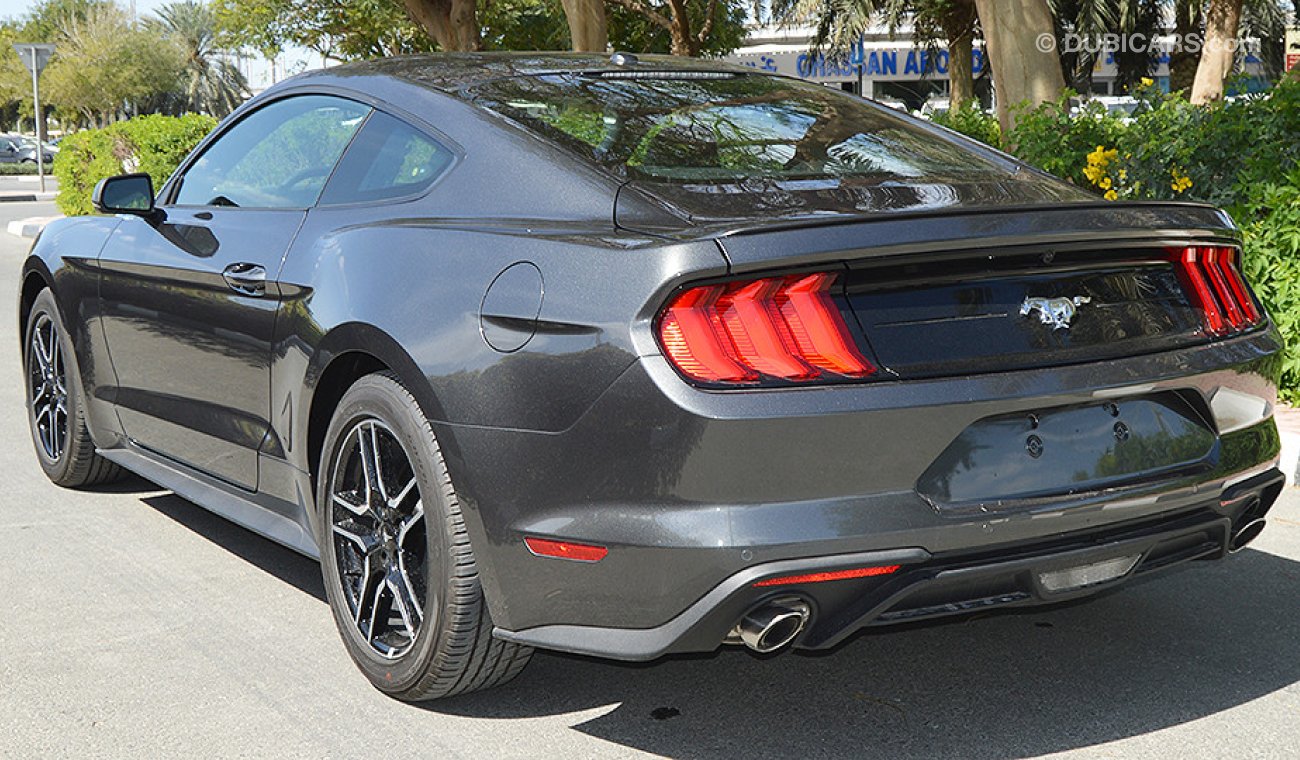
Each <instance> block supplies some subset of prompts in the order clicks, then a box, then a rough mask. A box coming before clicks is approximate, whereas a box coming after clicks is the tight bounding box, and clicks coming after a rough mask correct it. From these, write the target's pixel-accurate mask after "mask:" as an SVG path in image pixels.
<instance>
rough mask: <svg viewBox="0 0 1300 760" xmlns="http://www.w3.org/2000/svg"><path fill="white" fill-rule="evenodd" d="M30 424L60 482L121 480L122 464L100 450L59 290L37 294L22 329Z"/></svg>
mask: <svg viewBox="0 0 1300 760" xmlns="http://www.w3.org/2000/svg"><path fill="white" fill-rule="evenodd" d="M23 379H24V381H25V382H24V387H25V389H26V398H27V424H28V426H29V427H30V428H31V431H32V443H33V444H34V445H35V446H36V458H37V460H38V461H39V462H40V463H41V469H42V470H44V471H45V476H46V477H48V478H49V479H50V480H51V481H52V482H54V483H55V484H56V485H60V486H64V487H65V488H84V487H86V486H94V485H100V484H103V483H110V482H112V481H114V480H119V479H120V478H121V477H122V476H123V475H124V474H125V472H124V471H123V470H122V468H120V467H118V466H117V465H115V464H113V463H112V462H110V461H108V460H107V459H105V458H103V457H101V456H100V455H98V454H96V453H95V443H94V441H93V440H91V437H90V431H89V430H88V429H87V428H86V403H85V399H86V396H85V392H84V391H83V390H82V387H81V373H80V371H79V369H78V367H77V355H76V353H74V352H73V350H72V341H71V340H70V339H69V338H68V334H67V331H66V330H65V329H64V323H63V319H62V318H61V317H60V316H59V306H58V303H57V302H56V301H55V300H54V294H53V293H52V292H51V291H50V289H49V288H46V289H44V290H42V291H41V292H40V294H39V295H37V296H36V301H35V303H34V304H33V305H32V311H31V314H29V315H28V317H27V329H26V330H25V331H24V333H23Z"/></svg>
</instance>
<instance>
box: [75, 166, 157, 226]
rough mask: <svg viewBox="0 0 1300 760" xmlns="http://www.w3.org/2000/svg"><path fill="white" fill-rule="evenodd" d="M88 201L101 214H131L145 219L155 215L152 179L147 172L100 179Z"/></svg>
mask: <svg viewBox="0 0 1300 760" xmlns="http://www.w3.org/2000/svg"><path fill="white" fill-rule="evenodd" d="M90 203H91V205H92V206H94V207H95V210H96V211H98V212H100V213H101V214H132V215H134V216H142V217H145V218H146V219H150V218H153V217H154V216H156V215H157V213H158V210H157V208H155V207H154V205H153V180H152V179H150V178H149V175H148V174H120V175H118V176H116V177H108V178H106V179H101V180H100V181H99V184H98V185H95V192H94V193H93V194H92V195H91V196H90Z"/></svg>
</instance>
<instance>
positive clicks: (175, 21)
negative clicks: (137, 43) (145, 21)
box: [151, 0, 251, 118]
mask: <svg viewBox="0 0 1300 760" xmlns="http://www.w3.org/2000/svg"><path fill="white" fill-rule="evenodd" d="M157 14H158V18H157V19H156V20H155V21H153V22H151V26H152V27H153V28H154V29H155V31H157V32H158V33H160V35H161V36H163V37H166V38H168V39H170V40H172V41H173V43H174V44H176V45H177V46H179V47H180V49H181V53H182V55H183V56H184V67H185V71H184V82H183V85H184V94H185V105H186V108H187V109H188V110H190V111H194V112H196V113H206V114H211V115H212V116H216V117H217V118H221V117H223V116H225V115H226V114H228V113H230V112H231V111H233V110H235V108H236V107H238V106H239V104H240V103H242V102H244V99H245V98H247V97H248V96H249V95H250V94H251V93H250V92H249V90H248V82H247V81H245V80H244V75H243V74H242V73H240V71H239V69H238V68H236V67H235V66H234V65H233V64H232V63H231V62H230V61H229V60H228V59H226V58H225V57H223V56H222V55H221V52H220V51H219V50H217V49H216V47H215V39H216V16H215V15H214V14H213V12H212V7H211V6H209V5H207V4H206V3H202V2H198V1H197V0H180V2H175V3H171V4H170V5H164V6H162V7H161V8H159V9H158V11H157Z"/></svg>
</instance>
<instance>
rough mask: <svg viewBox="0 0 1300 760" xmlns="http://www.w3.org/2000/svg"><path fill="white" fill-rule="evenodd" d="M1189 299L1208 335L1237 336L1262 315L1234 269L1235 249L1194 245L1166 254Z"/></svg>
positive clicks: (1244, 283) (1238, 271) (1258, 321)
mask: <svg viewBox="0 0 1300 760" xmlns="http://www.w3.org/2000/svg"><path fill="white" fill-rule="evenodd" d="M1169 254H1170V257H1171V259H1172V260H1173V262H1174V266H1175V268H1176V269H1177V271H1178V276H1179V278H1180V279H1181V280H1182V282H1183V286H1184V287H1185V288H1186V289H1187V291H1188V296H1189V297H1190V298H1191V300H1192V303H1193V305H1194V306H1196V308H1197V309H1199V310H1200V311H1201V316H1202V319H1203V320H1204V322H1205V331H1206V332H1207V333H1209V334H1210V335H1227V334H1230V333H1238V332H1241V331H1243V330H1246V329H1248V328H1251V327H1254V326H1255V325H1257V324H1259V323H1260V322H1261V321H1262V320H1263V318H1264V315H1263V313H1262V312H1260V310H1259V307H1258V306H1257V305H1256V304H1255V299H1254V297H1253V296H1251V294H1250V289H1249V288H1247V287H1246V281H1245V280H1243V279H1242V278H1241V271H1240V270H1239V269H1238V268H1237V249H1236V248H1233V247H1231V246H1210V245H1193V246H1188V247H1186V248H1175V249H1171V250H1170V251H1169Z"/></svg>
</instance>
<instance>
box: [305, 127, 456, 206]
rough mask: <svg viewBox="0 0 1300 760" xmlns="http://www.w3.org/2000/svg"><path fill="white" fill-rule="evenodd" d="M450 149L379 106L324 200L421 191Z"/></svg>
mask: <svg viewBox="0 0 1300 760" xmlns="http://www.w3.org/2000/svg"><path fill="white" fill-rule="evenodd" d="M451 159H452V154H451V151H449V150H447V149H446V148H444V147H442V146H441V145H439V144H438V143H436V142H434V141H433V139H432V138H430V137H428V136H427V135H425V134H424V133H423V132H420V131H418V130H416V129H415V128H414V127H412V126H410V125H408V124H406V123H404V122H402V121H400V120H398V119H396V118H394V117H392V116H389V115H388V114H386V113H382V112H380V111H376V112H375V113H374V114H373V115H371V117H370V118H369V119H367V120H366V124H365V126H364V127H362V128H361V132H360V134H358V135H357V137H356V139H355V140H353V141H352V145H351V146H349V147H348V152H347V153H346V154H344V156H343V160H342V161H340V162H339V166H338V168H337V169H335V170H334V176H333V177H331V178H330V181H329V186H328V187H326V188H325V193H324V194H323V195H322V196H321V199H320V202H321V203H322V204H331V203H362V202H366V201H378V200H384V199H386V198H400V197H403V196H407V195H412V194H414V193H418V192H421V191H423V190H424V189H425V188H427V187H428V186H429V185H431V184H433V181H434V180H435V179H437V178H438V175H439V174H441V173H442V171H443V170H444V169H446V168H447V167H448V166H449V165H450V164H451Z"/></svg>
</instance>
